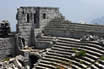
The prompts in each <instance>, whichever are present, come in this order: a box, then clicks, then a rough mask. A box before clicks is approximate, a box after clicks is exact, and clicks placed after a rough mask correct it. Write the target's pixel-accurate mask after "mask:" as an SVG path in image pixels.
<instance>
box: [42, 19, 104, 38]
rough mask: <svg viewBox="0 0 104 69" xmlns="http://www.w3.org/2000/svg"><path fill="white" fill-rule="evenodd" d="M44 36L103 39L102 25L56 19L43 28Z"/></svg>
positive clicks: (103, 28)
mask: <svg viewBox="0 0 104 69" xmlns="http://www.w3.org/2000/svg"><path fill="white" fill-rule="evenodd" d="M44 31H45V35H48V36H57V37H72V38H81V37H82V36H84V35H87V34H91V35H98V36H100V37H104V25H93V24H79V23H72V22H70V21H65V20H64V19H63V18H56V19H53V20H52V21H50V23H49V24H48V25H47V26H46V27H45V30H44Z"/></svg>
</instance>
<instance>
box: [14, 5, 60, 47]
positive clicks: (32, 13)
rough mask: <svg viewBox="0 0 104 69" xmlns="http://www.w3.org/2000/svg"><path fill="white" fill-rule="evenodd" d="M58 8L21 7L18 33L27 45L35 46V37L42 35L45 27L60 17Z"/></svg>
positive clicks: (18, 14) (18, 11)
mask: <svg viewBox="0 0 104 69" xmlns="http://www.w3.org/2000/svg"><path fill="white" fill-rule="evenodd" d="M60 16H61V14H60V13H59V9H58V8H50V7H20V8H18V10H17V16H16V17H17V22H18V24H17V32H18V33H20V36H22V37H23V38H24V39H25V41H26V45H29V46H30V45H34V43H35V37H36V36H37V35H38V34H39V33H41V31H42V30H43V29H44V26H45V25H47V23H48V22H49V21H50V20H52V19H53V18H55V17H60Z"/></svg>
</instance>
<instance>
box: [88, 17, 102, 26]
mask: <svg viewBox="0 0 104 69" xmlns="http://www.w3.org/2000/svg"><path fill="white" fill-rule="evenodd" d="M90 23H91V24H101V25H104V16H102V17H100V18H96V19H93V20H92V21H91V22H90Z"/></svg>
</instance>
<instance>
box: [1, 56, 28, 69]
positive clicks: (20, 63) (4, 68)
mask: <svg viewBox="0 0 104 69" xmlns="http://www.w3.org/2000/svg"><path fill="white" fill-rule="evenodd" d="M24 58H25V57H24V56H22V55H18V56H16V57H14V58H10V59H9V60H8V61H2V62H0V69H29V68H26V66H25V64H24Z"/></svg>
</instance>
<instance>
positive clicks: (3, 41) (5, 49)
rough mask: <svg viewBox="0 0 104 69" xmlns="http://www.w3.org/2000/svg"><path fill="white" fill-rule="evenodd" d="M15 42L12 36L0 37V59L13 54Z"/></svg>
mask: <svg viewBox="0 0 104 69" xmlns="http://www.w3.org/2000/svg"><path fill="white" fill-rule="evenodd" d="M15 48H16V44H15V38H14V37H8V38H0V60H1V59H3V58H5V57H8V56H14V55H15V51H16V49H15Z"/></svg>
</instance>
